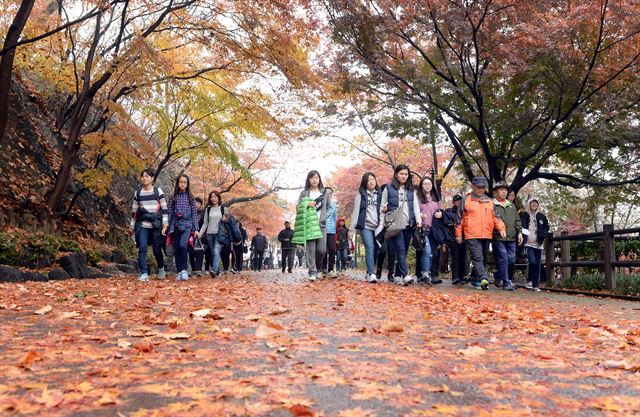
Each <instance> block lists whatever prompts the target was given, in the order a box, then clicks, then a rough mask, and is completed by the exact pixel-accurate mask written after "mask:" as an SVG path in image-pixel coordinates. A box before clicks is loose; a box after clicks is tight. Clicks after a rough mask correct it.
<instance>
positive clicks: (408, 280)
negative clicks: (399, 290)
mask: <svg viewBox="0 0 640 417" xmlns="http://www.w3.org/2000/svg"><path fill="white" fill-rule="evenodd" d="M415 280H416V278H415V277H414V276H413V275H407V276H406V277H403V278H402V285H405V286H406V285H409V284H411V283H413V282H415Z"/></svg>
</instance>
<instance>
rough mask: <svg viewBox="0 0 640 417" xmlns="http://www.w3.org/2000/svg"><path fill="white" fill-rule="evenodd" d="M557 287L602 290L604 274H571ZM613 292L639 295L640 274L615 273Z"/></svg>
mask: <svg viewBox="0 0 640 417" xmlns="http://www.w3.org/2000/svg"><path fill="white" fill-rule="evenodd" d="M557 287H561V288H569V289H575V290H584V291H603V290H604V289H605V288H604V275H603V274H601V273H594V274H579V275H573V276H571V278H569V279H567V281H566V282H564V283H559V284H558V285H557ZM614 293H615V294H624V295H640V275H623V274H620V273H618V274H616V289H615V291H614Z"/></svg>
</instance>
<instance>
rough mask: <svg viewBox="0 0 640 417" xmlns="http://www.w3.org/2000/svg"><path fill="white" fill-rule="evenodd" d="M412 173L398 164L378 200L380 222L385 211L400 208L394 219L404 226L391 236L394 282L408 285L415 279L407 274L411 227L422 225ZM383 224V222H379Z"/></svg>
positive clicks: (406, 167)
mask: <svg viewBox="0 0 640 417" xmlns="http://www.w3.org/2000/svg"><path fill="white" fill-rule="evenodd" d="M412 181H413V179H412V175H411V171H410V170H409V167H408V166H406V165H404V164H400V165H398V166H396V168H395V169H394V175H393V180H392V181H391V182H390V183H389V184H388V185H387V187H385V189H384V191H383V192H382V200H381V202H380V219H381V220H380V222H381V223H383V222H384V216H385V213H387V212H393V211H395V210H401V213H402V216H395V219H396V220H397V221H399V222H401V223H400V226H404V227H403V228H402V231H401V232H400V233H399V234H397V235H395V236H393V237H392V238H391V241H392V242H393V246H394V248H395V251H396V262H397V268H396V270H397V273H398V274H399V275H397V276H396V277H395V281H396V283H399V284H402V285H409V284H411V283H412V282H414V281H415V280H416V278H415V277H414V276H412V275H409V268H408V267H407V250H408V249H409V242H410V240H411V235H412V234H413V229H414V228H415V227H421V226H422V218H421V217H420V207H419V206H418V198H417V197H416V195H415V192H414V191H413V183H412ZM381 226H384V223H383V224H381Z"/></svg>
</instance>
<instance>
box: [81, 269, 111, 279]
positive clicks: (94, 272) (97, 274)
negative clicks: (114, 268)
mask: <svg viewBox="0 0 640 417" xmlns="http://www.w3.org/2000/svg"><path fill="white" fill-rule="evenodd" d="M87 269H88V270H89V274H88V275H87V278H110V277H111V275H110V274H107V273H105V272H102V271H101V270H99V269H98V268H94V267H92V266H90V267H88V268H87Z"/></svg>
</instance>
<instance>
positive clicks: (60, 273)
mask: <svg viewBox="0 0 640 417" xmlns="http://www.w3.org/2000/svg"><path fill="white" fill-rule="evenodd" d="M69 278H71V275H69V273H68V272H67V271H65V270H64V269H62V268H57V269H52V270H51V271H49V279H50V280H56V281H57V280H61V279H69Z"/></svg>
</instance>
